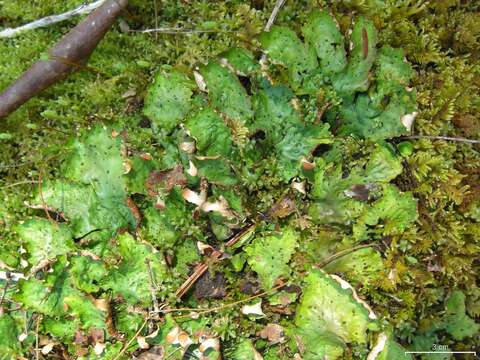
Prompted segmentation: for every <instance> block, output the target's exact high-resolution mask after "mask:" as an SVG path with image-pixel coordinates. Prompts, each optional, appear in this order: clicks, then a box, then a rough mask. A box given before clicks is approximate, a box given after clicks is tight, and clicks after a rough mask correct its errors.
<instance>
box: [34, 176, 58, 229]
mask: <svg viewBox="0 0 480 360" xmlns="http://www.w3.org/2000/svg"><path fill="white" fill-rule="evenodd" d="M38 193H39V194H40V201H41V202H42V207H43V210H44V211H45V214H46V215H47V218H48V220H49V221H50V222H51V223H52V224H55V223H56V222H55V221H54V220H53V219H52V217H51V216H50V212H49V211H48V207H47V203H46V202H45V199H44V198H43V190H42V172H41V171H40V172H39V173H38Z"/></svg>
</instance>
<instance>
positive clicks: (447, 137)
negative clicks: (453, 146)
mask: <svg viewBox="0 0 480 360" xmlns="http://www.w3.org/2000/svg"><path fill="white" fill-rule="evenodd" d="M401 138H402V139H429V140H446V141H457V142H463V143H467V144H480V140H475V139H466V138H460V137H450V136H432V135H410V136H402V137H401Z"/></svg>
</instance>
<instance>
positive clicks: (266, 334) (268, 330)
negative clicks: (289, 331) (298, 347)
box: [257, 324, 285, 345]
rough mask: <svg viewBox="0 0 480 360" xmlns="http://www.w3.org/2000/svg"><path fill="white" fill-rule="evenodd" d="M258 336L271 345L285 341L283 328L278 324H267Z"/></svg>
mask: <svg viewBox="0 0 480 360" xmlns="http://www.w3.org/2000/svg"><path fill="white" fill-rule="evenodd" d="M257 335H258V336H260V337H261V338H262V339H267V340H268V342H269V344H270V345H274V344H278V343H281V342H283V341H285V337H284V336H283V335H284V331H283V327H282V326H280V325H278V324H267V326H265V327H264V328H263V329H262V330H261V331H260V332H258V334H257Z"/></svg>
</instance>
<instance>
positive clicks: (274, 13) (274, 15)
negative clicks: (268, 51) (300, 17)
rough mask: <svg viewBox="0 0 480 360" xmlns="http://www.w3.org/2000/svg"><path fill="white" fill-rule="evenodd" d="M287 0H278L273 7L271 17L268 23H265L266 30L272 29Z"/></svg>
mask: <svg viewBox="0 0 480 360" xmlns="http://www.w3.org/2000/svg"><path fill="white" fill-rule="evenodd" d="M285 1H286V0H277V2H276V3H275V6H274V7H273V10H272V13H271V14H270V17H269V18H268V21H267V25H265V31H270V29H271V27H272V25H273V23H274V22H275V19H276V18H277V16H278V13H279V12H280V9H281V8H282V6H283V4H285Z"/></svg>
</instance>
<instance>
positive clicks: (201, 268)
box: [175, 224, 255, 298]
mask: <svg viewBox="0 0 480 360" xmlns="http://www.w3.org/2000/svg"><path fill="white" fill-rule="evenodd" d="M254 226H255V225H254V224H250V225H248V226H246V227H245V228H244V229H242V231H240V232H239V233H238V234H235V235H234V236H233V237H232V238H231V239H230V240H229V241H228V242H227V243H226V244H225V247H227V248H228V247H232V246H233V245H235V244H236V243H237V242H238V241H239V240H240V239H241V238H242V236H243V235H245V234H246V233H248V232H249V231H250V230H251V229H252V228H253V227H254ZM221 256H222V253H221V252H220V251H215V252H214V253H213V254H212V255H211V256H210V258H211V259H213V260H217V259H219V258H220V257H221ZM207 270H208V265H207V264H204V263H203V264H200V265H197V267H196V268H195V270H194V271H193V274H192V275H190V276H189V277H188V279H187V280H185V282H184V283H183V284H182V285H181V286H180V287H179V288H178V290H177V291H176V292H175V295H176V296H177V297H178V298H181V297H182V296H183V295H185V294H186V293H187V291H188V290H189V289H190V288H191V287H192V286H193V284H195V282H196V281H197V280H198V279H199V278H200V276H202V275H203V274H204V273H205V272H206V271H207Z"/></svg>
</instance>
